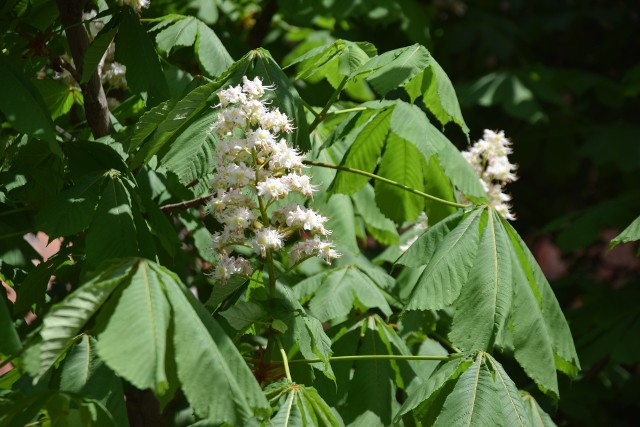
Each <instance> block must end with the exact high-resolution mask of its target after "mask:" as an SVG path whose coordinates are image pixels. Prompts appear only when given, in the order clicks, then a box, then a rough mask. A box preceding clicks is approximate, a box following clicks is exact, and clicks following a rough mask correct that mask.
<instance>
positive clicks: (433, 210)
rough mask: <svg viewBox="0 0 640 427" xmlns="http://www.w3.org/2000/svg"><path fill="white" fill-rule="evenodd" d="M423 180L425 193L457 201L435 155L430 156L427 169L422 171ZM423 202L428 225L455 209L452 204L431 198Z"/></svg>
mask: <svg viewBox="0 0 640 427" xmlns="http://www.w3.org/2000/svg"><path fill="white" fill-rule="evenodd" d="M424 180H425V186H424V192H425V193H427V194H431V195H432V196H436V197H439V198H441V199H443V200H448V201H450V202H457V200H456V196H455V193H454V188H453V186H452V185H451V180H450V179H449V177H448V176H447V174H446V173H445V172H444V170H443V169H442V166H441V165H440V162H439V161H438V158H437V156H431V158H430V159H429V162H428V164H427V169H426V170H425V171H424ZM424 203H425V212H426V214H427V217H428V218H429V225H434V224H436V223H438V222H440V221H441V220H443V219H444V218H446V217H448V216H449V215H452V214H454V213H455V212H456V211H457V209H456V208H455V207H453V206H449V205H445V204H443V203H439V202H436V201H434V200H431V199H427V200H425V201H424Z"/></svg>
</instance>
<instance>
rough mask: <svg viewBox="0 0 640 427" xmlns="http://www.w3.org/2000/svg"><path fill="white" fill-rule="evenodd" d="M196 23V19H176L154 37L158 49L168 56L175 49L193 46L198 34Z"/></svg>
mask: <svg viewBox="0 0 640 427" xmlns="http://www.w3.org/2000/svg"><path fill="white" fill-rule="evenodd" d="M165 22H166V21H164V22H162V24H165ZM198 22H199V21H198V20H197V19H196V18H193V17H190V16H189V17H183V18H181V19H176V20H175V21H174V22H173V23H172V24H171V25H169V26H166V27H165V28H164V29H163V30H162V31H160V32H159V33H158V34H157V35H156V43H157V44H158V48H159V49H160V50H161V51H163V52H165V53H166V54H167V55H168V54H170V53H171V51H172V50H173V49H174V48H176V47H180V46H191V45H193V44H194V43H195V41H196V35H197V32H198ZM152 31H153V29H152Z"/></svg>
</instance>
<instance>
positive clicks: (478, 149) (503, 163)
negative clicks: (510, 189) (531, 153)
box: [462, 129, 518, 221]
mask: <svg viewBox="0 0 640 427" xmlns="http://www.w3.org/2000/svg"><path fill="white" fill-rule="evenodd" d="M512 152H513V150H512V149H511V141H509V140H508V139H507V138H506V137H505V136H504V132H503V131H499V132H494V131H492V130H489V129H485V131H484V134H483V137H482V139H480V140H478V141H476V142H475V143H474V144H473V145H472V146H471V147H470V148H469V149H468V150H467V151H463V152H462V155H463V157H464V158H465V159H466V160H467V162H469V164H470V165H471V167H472V168H473V170H474V171H475V172H476V174H477V175H478V177H479V178H480V182H481V183H482V186H483V188H484V190H485V192H486V193H487V196H489V201H490V203H491V206H493V208H494V209H495V210H496V211H497V212H498V213H499V214H500V215H502V216H503V217H505V218H506V219H508V220H511V221H513V220H514V219H516V217H515V215H514V214H513V213H512V212H511V205H509V204H508V203H507V202H509V201H510V200H511V196H509V195H508V194H506V193H505V192H504V186H505V185H507V184H508V183H510V182H513V181H515V180H517V179H518V176H517V175H516V174H515V171H516V168H517V167H516V165H515V164H513V163H510V162H509V158H508V157H507V156H508V155H509V154H511V153H512Z"/></svg>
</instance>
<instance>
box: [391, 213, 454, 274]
mask: <svg viewBox="0 0 640 427" xmlns="http://www.w3.org/2000/svg"><path fill="white" fill-rule="evenodd" d="M464 216H465V212H464V211H458V212H456V213H454V214H453V215H451V216H449V217H447V218H445V219H444V220H442V221H440V222H439V223H437V224H436V225H434V226H433V227H429V229H428V230H427V232H425V233H422V234H421V235H420V236H419V237H418V239H417V240H416V241H415V242H414V243H413V244H412V245H411V246H410V247H409V249H407V250H406V251H405V252H404V253H403V254H402V255H401V256H400V258H398V260H397V261H396V263H397V264H402V265H405V266H407V267H421V266H424V265H426V264H428V263H429V262H430V261H431V258H432V257H433V254H434V253H435V251H436V249H437V248H438V245H439V244H440V242H441V241H442V240H443V239H444V238H445V237H446V236H447V235H448V234H449V233H450V232H451V230H453V229H454V228H456V227H457V226H458V224H460V221H462V220H463V219H464Z"/></svg>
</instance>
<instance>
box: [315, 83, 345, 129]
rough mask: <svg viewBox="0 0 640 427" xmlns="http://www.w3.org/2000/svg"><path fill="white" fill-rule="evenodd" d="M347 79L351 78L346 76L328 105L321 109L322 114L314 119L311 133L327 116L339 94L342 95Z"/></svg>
mask: <svg viewBox="0 0 640 427" xmlns="http://www.w3.org/2000/svg"><path fill="white" fill-rule="evenodd" d="M347 80H349V78H348V77H347V76H345V77H344V78H343V79H342V81H341V82H340V84H339V85H338V87H337V88H336V90H335V92H333V93H332V94H331V98H329V100H328V101H327V105H325V106H324V108H323V109H322V111H320V114H318V115H317V116H316V119H315V120H314V121H313V123H311V126H309V133H311V132H313V130H314V129H315V128H316V127H318V125H319V124H320V122H321V121H323V120H324V119H325V118H326V117H327V111H329V108H331V106H332V105H333V103H334V102H335V101H336V99H337V98H338V95H340V92H342V89H344V87H345V85H346V84H347Z"/></svg>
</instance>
